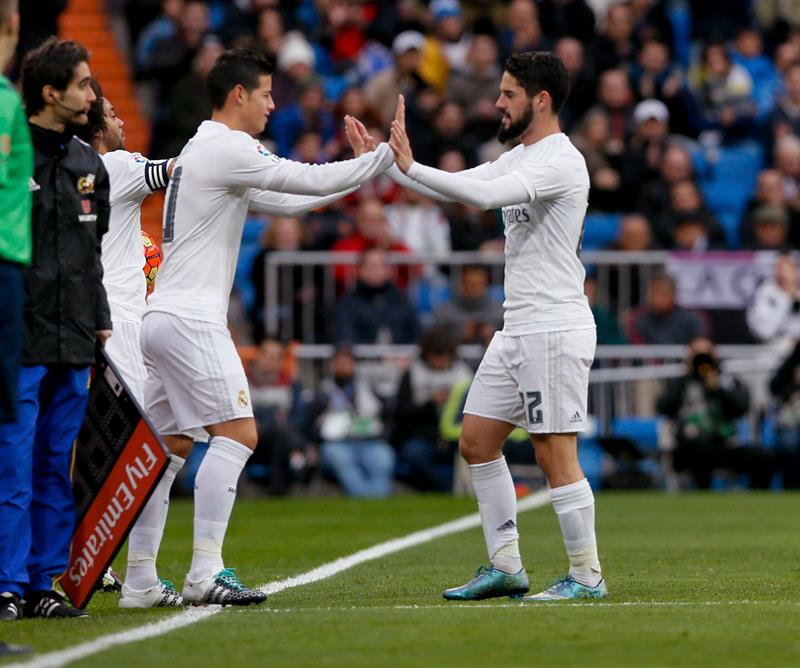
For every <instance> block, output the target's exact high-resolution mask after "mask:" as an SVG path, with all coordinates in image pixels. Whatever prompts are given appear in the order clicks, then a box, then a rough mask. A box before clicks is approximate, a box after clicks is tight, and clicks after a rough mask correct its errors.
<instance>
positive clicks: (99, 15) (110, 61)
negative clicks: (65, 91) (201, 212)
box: [59, 0, 164, 242]
mask: <svg viewBox="0 0 800 668" xmlns="http://www.w3.org/2000/svg"><path fill="white" fill-rule="evenodd" d="M104 5H105V2H104V0H71V1H70V3H69V6H68V7H67V10H66V11H65V12H64V13H63V14H62V15H61V17H60V19H59V33H60V36H61V37H62V38H63V39H74V40H76V41H78V42H80V43H81V44H83V45H85V46H86V48H88V49H89V51H90V53H91V63H90V64H91V67H92V72H93V74H94V75H95V76H96V77H97V78H98V80H99V81H100V83H101V85H102V86H103V92H104V93H105V94H106V95H107V96H108V99H109V100H111V102H112V103H113V104H114V107H115V108H116V110H117V113H118V114H119V115H120V117H121V118H122V120H123V121H125V140H126V144H127V148H128V150H130V151H139V152H141V153H145V154H146V153H147V151H148V148H149V146H150V125H149V123H148V122H147V119H145V117H144V116H143V115H142V113H141V110H140V109H139V103H138V101H137V99H136V93H135V90H134V86H133V78H132V76H131V72H130V68H129V66H128V62H127V58H126V56H125V53H124V52H123V51H121V50H120V48H119V47H118V46H117V43H116V41H115V38H114V31H113V30H112V28H111V23H110V21H109V19H108V16H107V15H106V13H105V11H104ZM163 201H164V198H163V194H161V193H156V194H155V195H152V196H150V197H148V198H147V199H146V200H145V201H144V204H143V205H142V227H143V228H144V229H145V230H146V231H147V232H148V233H149V234H150V235H151V236H152V237H153V238H154V239H156V241H157V242H160V240H161V211H162V207H163Z"/></svg>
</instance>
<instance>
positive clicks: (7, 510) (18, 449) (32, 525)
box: [0, 366, 89, 596]
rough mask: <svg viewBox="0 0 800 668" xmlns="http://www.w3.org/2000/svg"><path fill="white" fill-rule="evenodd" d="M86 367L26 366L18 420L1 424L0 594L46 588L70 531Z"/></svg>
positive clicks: (65, 556)
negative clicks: (72, 473) (72, 477)
mask: <svg viewBox="0 0 800 668" xmlns="http://www.w3.org/2000/svg"><path fill="white" fill-rule="evenodd" d="M88 382H89V368H88V367H86V368H82V369H72V368H68V367H59V366H27V367H25V366H24V367H21V368H20V372H19V386H18V395H17V421H16V422H10V423H7V424H3V425H0V592H4V591H10V592H14V593H15V594H18V595H20V596H22V595H24V594H25V593H26V592H31V591H42V590H45V589H51V588H52V585H53V578H54V577H57V576H58V575H60V574H61V573H63V572H64V569H65V568H66V567H67V562H68V560H69V544H70V538H71V537H72V531H73V529H74V525H75V500H74V498H73V496H72V482H71V480H70V466H71V464H72V449H73V444H74V442H75V438H76V437H77V436H78V431H79V430H80V427H81V423H82V422H83V416H84V414H85V412H86V405H87V402H88V398H89V388H88Z"/></svg>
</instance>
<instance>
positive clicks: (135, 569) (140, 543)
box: [125, 455, 184, 590]
mask: <svg viewBox="0 0 800 668" xmlns="http://www.w3.org/2000/svg"><path fill="white" fill-rule="evenodd" d="M183 464H184V460H183V459H182V458H180V457H178V456H177V455H170V458H169V465H168V466H167V470H166V471H164V475H163V476H162V477H161V480H159V481H158V484H157V485H156V488H155V489H154V490H153V494H152V496H151V497H150V500H149V501H148V502H147V504H146V505H145V507H144V509H143V510H142V514H141V515H139V519H138V520H136V524H134V525H133V528H132V529H131V533H130V535H129V536H128V568H127V570H126V571H125V584H126V585H128V586H129V587H130V588H131V589H138V590H143V589H147V588H148V587H152V586H153V583H155V581H156V580H158V573H157V572H156V557H157V556H158V548H159V547H160V546H161V539H162V537H163V536H164V526H165V525H166V523H167V512H168V511H169V491H170V489H171V488H172V483H173V482H175V476H176V475H177V474H178V471H180V470H181V467H182V466H183Z"/></svg>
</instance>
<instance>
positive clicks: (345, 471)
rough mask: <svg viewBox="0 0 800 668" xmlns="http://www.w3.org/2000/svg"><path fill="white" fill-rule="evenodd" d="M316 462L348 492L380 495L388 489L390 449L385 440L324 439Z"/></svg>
mask: <svg viewBox="0 0 800 668" xmlns="http://www.w3.org/2000/svg"><path fill="white" fill-rule="evenodd" d="M320 463H321V464H322V468H323V469H325V470H326V471H328V472H329V473H331V474H332V475H333V476H334V477H335V478H336V480H337V482H338V483H339V484H340V485H341V486H342V488H343V489H344V491H345V494H347V495H348V496H355V497H361V498H380V497H384V496H389V495H390V494H391V493H392V475H393V473H394V450H393V449H392V446H391V445H389V444H388V443H387V442H386V441H382V440H379V439H375V440H372V441H325V442H324V443H323V444H322V447H321V448H320Z"/></svg>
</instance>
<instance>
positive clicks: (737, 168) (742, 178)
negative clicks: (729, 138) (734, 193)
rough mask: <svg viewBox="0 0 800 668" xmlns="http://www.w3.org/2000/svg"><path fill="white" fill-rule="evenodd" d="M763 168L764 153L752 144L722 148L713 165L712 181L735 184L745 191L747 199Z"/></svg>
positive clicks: (759, 147)
mask: <svg viewBox="0 0 800 668" xmlns="http://www.w3.org/2000/svg"><path fill="white" fill-rule="evenodd" d="M763 166H764V151H763V149H762V148H761V146H760V145H759V144H756V143H754V142H746V143H741V144H738V145H735V146H723V147H722V148H721V150H720V156H719V160H718V161H717V163H716V164H715V165H714V177H713V178H714V181H717V182H721V181H724V182H726V183H730V184H736V185H738V186H740V187H743V188H744V189H745V190H746V191H747V196H748V197H749V196H750V195H751V194H752V192H753V188H754V187H755V184H756V178H757V176H758V172H759V171H760V170H761V169H762V168H763Z"/></svg>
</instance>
